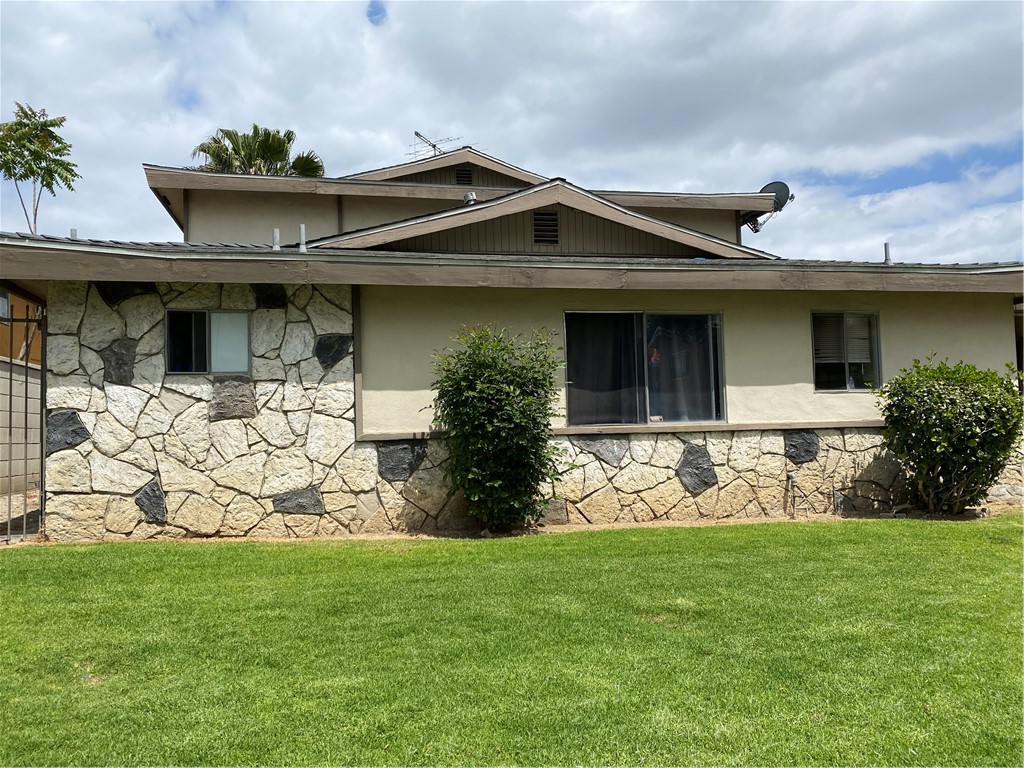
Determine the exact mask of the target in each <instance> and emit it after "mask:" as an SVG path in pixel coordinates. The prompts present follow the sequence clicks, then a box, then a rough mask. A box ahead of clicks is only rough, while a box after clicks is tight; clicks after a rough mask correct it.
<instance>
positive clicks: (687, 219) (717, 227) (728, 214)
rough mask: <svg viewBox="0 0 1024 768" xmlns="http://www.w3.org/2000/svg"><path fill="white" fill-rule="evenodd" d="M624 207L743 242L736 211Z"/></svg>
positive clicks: (681, 225) (736, 241) (698, 230)
mask: <svg viewBox="0 0 1024 768" xmlns="http://www.w3.org/2000/svg"><path fill="white" fill-rule="evenodd" d="M623 207H624V208H629V209H630V210H632V211H636V212H637V213H642V214H644V215H645V216H650V217H651V218H654V219H661V220H662V221H667V222H669V223H670V224H677V225H678V226H680V227H686V228H687V229H693V230H696V231H697V232H703V233H704V234H706V235H712V236H714V237H718V238H721V239H722V240H727V241H728V242H730V243H737V244H740V243H741V242H742V241H741V239H740V234H739V233H740V230H739V220H738V216H737V212H736V211H729V210H706V209H699V208H647V207H641V206H628V205H626V206H623ZM754 247H756V246H754Z"/></svg>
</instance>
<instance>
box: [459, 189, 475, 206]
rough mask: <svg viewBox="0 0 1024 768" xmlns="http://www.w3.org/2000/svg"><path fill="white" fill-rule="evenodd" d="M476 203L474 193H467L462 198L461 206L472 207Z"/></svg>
mask: <svg viewBox="0 0 1024 768" xmlns="http://www.w3.org/2000/svg"><path fill="white" fill-rule="evenodd" d="M475 202H476V192H467V193H466V194H464V195H463V196H462V204H463V205H472V204H473V203H475Z"/></svg>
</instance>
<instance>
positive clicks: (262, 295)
mask: <svg viewBox="0 0 1024 768" xmlns="http://www.w3.org/2000/svg"><path fill="white" fill-rule="evenodd" d="M249 287H250V288H252V292H253V295H254V296H255V297H256V309H284V308H285V307H287V306H288V294H287V293H285V292H284V286H282V285H277V284H276V283H250V285H249Z"/></svg>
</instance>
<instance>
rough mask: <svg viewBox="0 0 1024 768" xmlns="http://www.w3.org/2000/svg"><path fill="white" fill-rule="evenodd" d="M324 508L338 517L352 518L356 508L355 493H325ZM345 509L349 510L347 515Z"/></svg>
mask: <svg viewBox="0 0 1024 768" xmlns="http://www.w3.org/2000/svg"><path fill="white" fill-rule="evenodd" d="M323 499H324V509H325V510H326V511H327V514H329V515H334V516H335V517H336V518H339V519H342V520H345V521H346V522H347V521H348V520H350V519H351V518H352V517H353V516H354V514H355V509H356V497H355V495H354V494H351V493H345V492H339V493H325V494H323ZM345 510H349V513H348V514H347V515H345V514H344V511H345Z"/></svg>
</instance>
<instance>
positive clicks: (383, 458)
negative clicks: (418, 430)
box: [377, 440, 427, 480]
mask: <svg viewBox="0 0 1024 768" xmlns="http://www.w3.org/2000/svg"><path fill="white" fill-rule="evenodd" d="M426 455H427V441H426V440H388V441H386V442H380V443H377V474H379V475H380V476H381V477H382V478H384V479H385V480H408V479H409V477H410V476H411V475H412V473H413V472H415V471H416V468H417V467H419V465H420V463H421V462H422V461H423V457H424V456H426Z"/></svg>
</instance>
